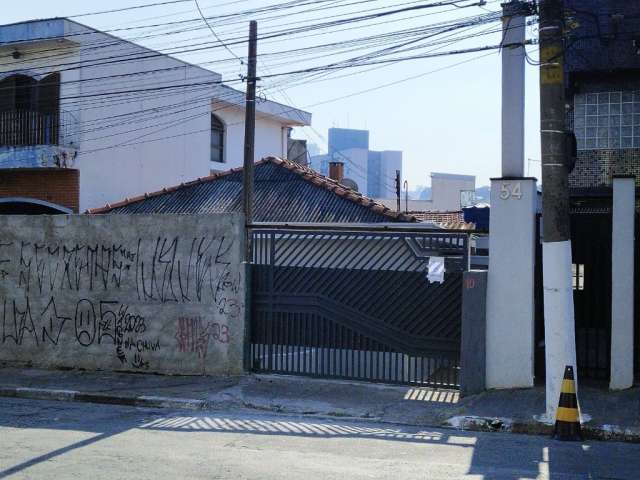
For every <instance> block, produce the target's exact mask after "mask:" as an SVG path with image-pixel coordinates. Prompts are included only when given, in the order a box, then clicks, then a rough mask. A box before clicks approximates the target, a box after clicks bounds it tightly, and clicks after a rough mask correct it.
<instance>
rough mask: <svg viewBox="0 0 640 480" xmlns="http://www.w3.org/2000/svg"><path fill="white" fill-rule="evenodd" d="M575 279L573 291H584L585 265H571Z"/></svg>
mask: <svg viewBox="0 0 640 480" xmlns="http://www.w3.org/2000/svg"><path fill="white" fill-rule="evenodd" d="M571 273H572V277H573V289H574V290H584V263H574V264H572V265H571Z"/></svg>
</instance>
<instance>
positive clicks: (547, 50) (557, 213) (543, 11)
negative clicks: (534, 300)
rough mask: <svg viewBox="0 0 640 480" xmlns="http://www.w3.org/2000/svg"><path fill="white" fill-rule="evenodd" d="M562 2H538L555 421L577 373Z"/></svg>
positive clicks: (551, 414) (548, 351) (550, 400)
mask: <svg viewBox="0 0 640 480" xmlns="http://www.w3.org/2000/svg"><path fill="white" fill-rule="evenodd" d="M563 16H564V8H563V1H562V0H542V1H541V2H540V133H541V140H542V185H543V187H542V225H543V229H542V235H543V245H542V256H543V285H544V327H545V360H546V383H547V385H546V387H547V395H546V399H547V409H546V413H547V417H548V420H553V419H554V418H555V412H556V408H557V406H558V400H559V397H560V385H561V382H562V378H563V372H564V369H565V367H566V366H567V365H570V366H572V367H573V370H574V372H576V378H577V368H576V340H575V324H574V311H573V289H572V273H571V234H570V231H569V171H568V165H567V163H568V159H567V149H566V147H567V140H566V126H565V115H566V110H565V96H564V88H565V86H564V39H563V25H564V21H563Z"/></svg>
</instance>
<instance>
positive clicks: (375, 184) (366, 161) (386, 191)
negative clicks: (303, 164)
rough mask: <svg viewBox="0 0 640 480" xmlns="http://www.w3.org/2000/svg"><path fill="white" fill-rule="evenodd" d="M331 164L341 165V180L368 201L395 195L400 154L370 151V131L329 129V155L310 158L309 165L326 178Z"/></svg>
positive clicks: (392, 151)
mask: <svg viewBox="0 0 640 480" xmlns="http://www.w3.org/2000/svg"><path fill="white" fill-rule="evenodd" d="M331 162H340V163H344V179H345V180H346V181H347V184H348V185H349V186H352V187H354V188H356V189H357V190H358V191H359V192H360V193H362V194H363V195H366V196H368V197H371V198H387V197H392V196H395V194H396V193H395V192H396V186H395V178H396V171H400V172H401V176H402V152H401V151H394V150H384V151H374V150H370V149H369V131H368V130H355V129H350V128H330V129H329V140H328V153H327V154H326V155H315V156H312V157H311V166H312V168H314V169H315V170H316V171H318V172H320V173H321V174H323V175H325V176H329V164H330V163H331Z"/></svg>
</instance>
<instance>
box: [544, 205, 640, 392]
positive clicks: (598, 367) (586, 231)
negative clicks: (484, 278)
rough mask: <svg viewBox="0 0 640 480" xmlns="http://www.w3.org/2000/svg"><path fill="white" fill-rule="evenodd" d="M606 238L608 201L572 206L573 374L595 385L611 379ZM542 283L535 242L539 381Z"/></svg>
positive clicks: (609, 231) (609, 229)
mask: <svg viewBox="0 0 640 480" xmlns="http://www.w3.org/2000/svg"><path fill="white" fill-rule="evenodd" d="M611 235H612V224H611V199H610V198H607V199H598V201H597V203H596V202H593V203H592V202H588V203H587V202H584V203H583V202H581V205H579V206H576V205H574V206H573V207H572V210H571V251H572V256H573V261H572V264H573V265H572V272H573V302H574V311H575V328H576V355H577V363H578V375H579V377H580V379H581V380H582V381H586V382H587V383H591V384H596V385H607V384H608V381H609V376H610V365H611ZM636 261H637V259H636ZM542 280H543V279H542V248H541V244H540V242H538V249H537V255H536V291H535V300H536V358H535V361H536V363H535V372H536V381H537V382H538V383H541V382H543V381H544V378H545V357H544V355H545V351H544V290H543V282H542ZM637 301H638V293H637V289H636V302H637ZM636 319H637V316H636ZM637 343H640V339H639V340H638V341H637Z"/></svg>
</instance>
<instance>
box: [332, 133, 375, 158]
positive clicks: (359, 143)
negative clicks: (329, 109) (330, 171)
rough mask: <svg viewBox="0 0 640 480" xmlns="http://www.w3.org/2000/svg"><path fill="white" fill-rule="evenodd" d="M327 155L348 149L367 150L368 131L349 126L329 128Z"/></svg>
mask: <svg viewBox="0 0 640 480" xmlns="http://www.w3.org/2000/svg"><path fill="white" fill-rule="evenodd" d="M328 146H329V155H331V154H333V153H335V152H343V151H345V150H350V149H354V148H355V149H362V150H369V131H368V130H353V129H350V128H330V129H329V145H328Z"/></svg>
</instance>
